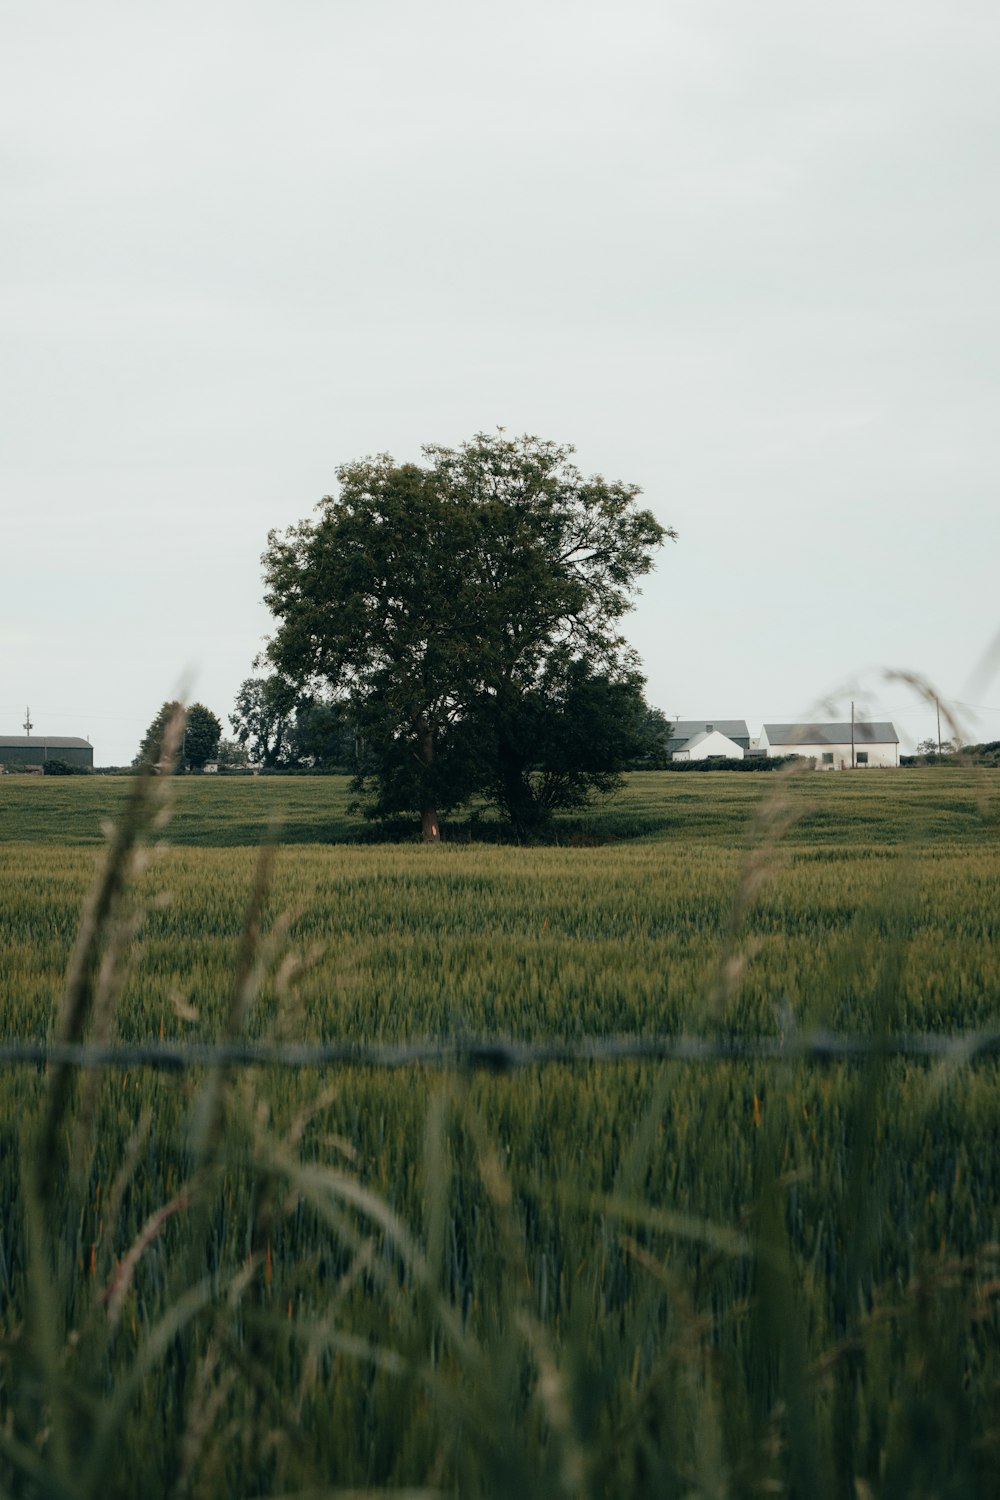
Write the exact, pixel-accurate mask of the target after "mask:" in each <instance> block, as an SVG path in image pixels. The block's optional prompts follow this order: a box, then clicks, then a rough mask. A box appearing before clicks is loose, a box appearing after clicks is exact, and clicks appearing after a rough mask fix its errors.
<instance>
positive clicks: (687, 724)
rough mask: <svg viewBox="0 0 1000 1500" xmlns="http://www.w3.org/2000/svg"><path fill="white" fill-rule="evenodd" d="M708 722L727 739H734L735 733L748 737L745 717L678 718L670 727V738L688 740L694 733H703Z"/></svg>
mask: <svg viewBox="0 0 1000 1500" xmlns="http://www.w3.org/2000/svg"><path fill="white" fill-rule="evenodd" d="M710 724H711V726H712V728H713V729H717V730H718V731H719V733H720V734H724V735H727V736H728V737H729V739H734V738H735V737H736V736H737V735H742V736H743V738H744V739H747V740H748V739H749V738H750V730H749V729H748V728H747V721H746V719H678V720H677V722H676V723H675V724H672V725H671V727H670V738H671V739H676V740H689V739H691V738H692V736H694V735H696V734H704V733H705V730H706V729H707V728H708V726H709V725H710Z"/></svg>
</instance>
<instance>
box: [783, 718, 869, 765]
mask: <svg viewBox="0 0 1000 1500" xmlns="http://www.w3.org/2000/svg"><path fill="white" fill-rule="evenodd" d="M760 745H761V748H762V749H764V750H766V752H767V754H768V755H805V756H811V757H812V758H813V760H815V762H816V764H817V766H819V767H820V768H821V769H822V770H829V771H837V770H843V769H844V768H845V767H847V768H848V769H850V767H851V766H852V765H855V766H860V767H864V766H898V765H899V735H898V734H897V733H896V730H895V727H894V726H893V725H892V724H890V723H888V722H887V721H883V722H881V723H871V724H866V723H859V722H855V724H854V728H853V744H852V729H851V723H850V720H848V721H847V723H844V724H765V725H764V728H763V732H762V733H761V737H760Z"/></svg>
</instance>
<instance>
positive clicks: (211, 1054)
mask: <svg viewBox="0 0 1000 1500" xmlns="http://www.w3.org/2000/svg"><path fill="white" fill-rule="evenodd" d="M998 1051H1000V1027H997V1028H991V1029H988V1030H983V1031H975V1032H965V1033H960V1034H957V1035H956V1034H943V1033H933V1032H924V1033H915V1034H904V1035H899V1036H890V1037H861V1036H846V1035H842V1034H839V1033H836V1032H829V1031H808V1032H806V1031H803V1032H795V1033H793V1034H791V1035H787V1036H778V1037H757V1038H743V1037H724V1036H723V1037H698V1036H652V1037H631V1036H612V1037H583V1038H579V1039H577V1040H563V1041H551V1042H517V1041H507V1040H497V1039H494V1038H490V1039H482V1038H459V1039H451V1040H443V1041H441V1040H438V1041H435V1040H426V1041H411V1042H402V1043H385V1044H379V1045H369V1046H364V1045H359V1044H357V1043H353V1042H328V1043H310V1044H308V1045H305V1044H297V1043H278V1042H167V1041H163V1042H140V1043H110V1044H104V1045H96V1044H93V1043H87V1042H81V1043H64V1042H63V1043H60V1042H49V1041H11V1042H6V1043H3V1044H0V1067H16V1066H23V1065H34V1066H36V1067H45V1066H59V1067H68V1068H153V1069H158V1070H161V1071H167V1072H183V1071H184V1070H186V1069H189V1068H230V1067H247V1068H258V1067H261V1068H298V1069H302V1068H327V1067H349V1068H383V1069H391V1068H407V1067H427V1068H436V1069H442V1070H453V1071H462V1070H467V1071H486V1072H494V1073H509V1072H514V1071H516V1070H518V1069H522V1068H531V1067H545V1066H551V1065H553V1064H566V1065H571V1064H578V1063H600V1062H609V1063H614V1062H678V1063H711V1062H754V1061H761V1062H774V1061H779V1060H782V1059H786V1060H801V1061H808V1062H817V1063H832V1062H850V1061H854V1060H862V1059H865V1058H870V1057H873V1056H877V1057H882V1058H910V1059H914V1060H919V1059H924V1060H928V1061H938V1062H940V1061H950V1062H954V1063H966V1062H969V1061H971V1060H972V1059H974V1058H976V1057H981V1056H983V1055H988V1054H994V1053H996V1052H998Z"/></svg>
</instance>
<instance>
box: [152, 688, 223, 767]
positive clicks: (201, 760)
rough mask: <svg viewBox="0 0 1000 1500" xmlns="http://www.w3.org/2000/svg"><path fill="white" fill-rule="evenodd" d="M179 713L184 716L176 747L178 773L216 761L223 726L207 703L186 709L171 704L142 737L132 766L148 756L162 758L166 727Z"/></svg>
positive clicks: (193, 704)
mask: <svg viewBox="0 0 1000 1500" xmlns="http://www.w3.org/2000/svg"><path fill="white" fill-rule="evenodd" d="M178 714H182V715H183V717H184V728H183V732H182V734H181V738H180V742H179V744H178V748H177V767H176V768H177V770H179V771H200V770H201V769H202V767H203V766H204V765H205V764H206V762H207V761H210V760H214V759H215V755H216V752H217V751H218V748H219V740H220V738H221V736H222V725H221V724H220V723H219V721H218V719H217V718H216V717H215V714H213V712H212V710H211V709H210V708H206V707H205V705H204V703H191V704H189V705H188V707H187V708H185V707H184V705H183V704H181V703H178V702H176V701H171V702H169V703H164V704H163V705H162V706H161V708H160V710H159V712H158V713H157V715H156V717H155V718H154V719H153V721H152V723H151V724H150V726H149V728H148V729H147V730H146V733H145V734H144V735H143V738H142V744H141V745H140V746H139V750H138V753H137V754H136V757H135V760H134V761H133V765H136V766H138V765H140V764H141V763H142V762H143V761H144V760H145V759H146V758H147V757H148V756H149V755H159V753H160V747H161V746H162V744H163V739H164V735H165V733H166V729H167V725H168V724H169V723H170V722H171V720H172V719H174V717H175V716H176V715H178Z"/></svg>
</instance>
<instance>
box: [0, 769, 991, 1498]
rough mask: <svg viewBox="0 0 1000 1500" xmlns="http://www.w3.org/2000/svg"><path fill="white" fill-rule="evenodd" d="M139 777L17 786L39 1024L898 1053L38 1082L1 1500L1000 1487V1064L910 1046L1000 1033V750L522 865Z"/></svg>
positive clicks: (336, 798) (9, 897)
mask: <svg viewBox="0 0 1000 1500" xmlns="http://www.w3.org/2000/svg"><path fill="white" fill-rule="evenodd" d="M132 791H133V787H132V783H130V782H129V781H128V780H126V779H117V778H104V777H93V778H83V777H81V778H66V779H56V778H51V779H50V778H27V777H5V778H2V779H0V931H2V964H0V1003H2V1015H3V1037H2V1040H3V1041H7V1042H9V1041H11V1040H14V1039H20V1040H33V1041H39V1040H43V1039H45V1038H46V1037H48V1036H52V1035H56V1034H60V1035H63V1036H66V1037H70V1038H71V1039H72V1038H74V1037H75V1036H77V1035H82V1034H86V1035H87V1036H89V1037H90V1038H91V1039H92V1040H95V1041H99V1042H104V1041H120V1042H122V1043H133V1042H134V1043H138V1042H144V1041H157V1040H159V1039H163V1040H164V1041H177V1040H185V1039H187V1040H190V1041H192V1042H194V1041H199V1042H204V1041H212V1040H217V1039H225V1038H239V1037H245V1038H248V1039H251V1040H254V1039H271V1040H284V1041H293V1042H309V1041H315V1042H332V1041H343V1042H348V1043H353V1044H358V1045H369V1044H381V1043H394V1042H400V1041H405V1040H407V1039H413V1038H451V1039H456V1038H457V1039H463V1038H486V1039H488V1038H509V1039H514V1040H517V1041H523V1042H546V1041H553V1040H573V1039H582V1038H596V1037H608V1036H622V1035H627V1036H632V1037H653V1036H657V1037H662V1036H668V1035H681V1034H685V1035H697V1036H701V1037H706V1038H714V1039H719V1038H722V1039H728V1040H730V1041H733V1042H739V1043H745V1044H746V1045H747V1046H748V1047H749V1048H752V1044H753V1043H754V1042H755V1041H760V1040H761V1039H769V1040H771V1041H777V1040H780V1039H781V1038H791V1039H793V1040H794V1038H795V1036H796V1035H797V1034H799V1033H801V1032H808V1031H810V1030H812V1029H813V1028H820V1027H822V1028H832V1029H836V1030H838V1031H841V1032H844V1033H846V1034H849V1035H851V1036H861V1037H864V1038H867V1039H869V1040H870V1042H871V1053H870V1055H869V1056H868V1057H866V1058H864V1059H861V1060H855V1061H852V1062H819V1061H813V1060H801V1059H800V1060H791V1059H787V1060H781V1059H772V1060H769V1061H768V1060H762V1059H760V1058H754V1057H753V1056H752V1055H748V1056H745V1057H742V1058H740V1059H739V1060H735V1061H715V1062H704V1063H697V1064H695V1063H679V1062H654V1061H651V1060H633V1061H629V1062H621V1061H606V1060H605V1061H594V1062H587V1063H577V1064H558V1065H554V1064H550V1065H547V1066H541V1065H532V1066H528V1067H525V1068H523V1069H520V1070H517V1071H514V1072H511V1073H504V1074H494V1073H490V1072H488V1071H471V1072H467V1071H460V1070H441V1069H436V1068H433V1067H428V1066H408V1067H405V1068H401V1069H398V1070H388V1069H384V1068H376V1067H373V1066H364V1067H362V1066H345V1067H326V1068H307V1069H304V1070H298V1071H291V1070H287V1069H285V1070H283V1069H280V1068H277V1067H258V1068H249V1069H241V1070H219V1069H216V1070H212V1071H209V1070H207V1069H205V1068H199V1069H192V1070H187V1071H183V1072H174V1073H171V1072H164V1071H156V1070H153V1069H151V1068H142V1067H130V1068H125V1067H124V1066H112V1067H108V1068H103V1069H99V1070H84V1071H82V1072H81V1073H80V1074H79V1076H74V1077H73V1078H72V1079H70V1077H69V1075H68V1074H67V1073H66V1072H64V1071H62V1070H60V1069H59V1068H56V1067H54V1066H51V1065H50V1066H49V1068H48V1069H44V1068H41V1067H38V1066H35V1065H23V1064H22V1065H18V1066H7V1067H5V1068H4V1069H3V1070H2V1072H0V1095H2V1107H0V1131H2V1143H3V1151H2V1158H0V1335H2V1343H0V1486H2V1489H3V1492H5V1493H10V1494H12V1495H15V1494H16V1495H31V1496H34V1495H38V1496H42V1495H46V1496H48V1495H51V1496H60V1497H66V1500H70V1497H80V1500H82V1497H85V1496H86V1497H91V1496H93V1497H95V1500H96V1497H98V1496H105V1495H107V1496H118V1495H120V1496H123V1497H124V1496H132V1495H135V1494H137V1493H142V1492H148V1493H149V1494H150V1495H153V1494H155V1495H161V1494H162V1495H173V1496H178V1497H181V1496H188V1495H190V1496H198V1497H201V1496H219V1497H222V1496H226V1497H228V1496H242V1495H246V1496H250V1495H276V1496H277V1495H281V1496H292V1495H296V1496H300V1497H305V1496H311V1497H318V1496H321V1495H322V1496H326V1495H331V1496H332V1495H337V1494H340V1495H344V1496H346V1495H354V1496H357V1495H374V1494H390V1493H391V1494H396V1495H407V1496H410V1497H413V1496H417V1495H421V1496H423V1495H427V1496H429V1495H447V1496H460V1497H466V1496H469V1497H474V1496H490V1497H507V1496H514V1495H516V1496H518V1500H533V1497H539V1500H540V1497H542V1496H545V1497H549V1496H574V1497H598V1496H600V1497H609V1500H610V1497H619V1496H621V1497H633V1496H635V1497H639V1496H647V1495H657V1496H677V1497H691V1496H706V1497H707V1496H719V1497H721V1496H732V1497H742V1496H751V1495H753V1496H756V1495H795V1496H801V1497H812V1496H817V1497H823V1496H829V1497H831V1500H834V1497H836V1500H840V1497H841V1496H844V1497H847V1496H850V1497H857V1500H866V1497H875V1496H879V1497H881V1496H886V1497H895V1496H928V1497H930V1496H951V1495H954V1496H979V1495H983V1496H985V1495H993V1494H995V1492H996V1483H995V1476H996V1473H997V1472H998V1465H1000V1340H998V1332H1000V1307H998V1298H1000V1153H998V1152H997V1149H996V1142H997V1139H998V1129H1000V1093H998V1083H1000V1079H998V1069H997V1060H996V1053H995V1051H992V1050H990V1049H989V1048H986V1049H983V1050H980V1051H979V1052H977V1053H976V1054H975V1055H974V1056H968V1057H963V1056H960V1055H958V1054H957V1053H954V1052H949V1053H948V1054H947V1055H944V1056H942V1057H941V1058H939V1059H938V1060H922V1059H919V1058H913V1057H910V1058H902V1057H899V1056H893V1055H891V1050H887V1047H886V1046H885V1045H883V1044H886V1043H887V1042H891V1039H892V1038H893V1037H895V1036H898V1035H900V1034H907V1035H913V1034H918V1033H919V1034H923V1033H932V1034H940V1035H941V1036H952V1035H958V1034H963V1035H968V1036H970V1037H971V1036H972V1034H973V1033H976V1032H979V1031H987V1032H988V1031H989V1030H990V1029H991V1028H994V1027H996V1026H998V1025H1000V956H998V951H1000V950H998V943H997V937H998V927H1000V915H998V914H1000V857H998V856H1000V829H998V816H1000V779H998V778H997V776H996V773H995V772H990V771H985V772H981V773H974V772H972V771H967V770H962V769H958V768H953V767H947V768H944V767H943V768H940V769H938V768H932V769H929V770H927V769H925V770H914V771H905V770H904V771H898V772H882V773H880V772H866V773H864V774H858V775H854V776H851V775H843V774H842V775H828V776H824V775H820V774H808V773H807V774H803V775H796V776H790V777H788V776H785V775H771V776H750V775H742V776H740V775H733V774H727V773H718V774H714V775H704V776H693V775H688V776H681V775H672V774H667V773H660V774H656V773H649V774H645V775H636V776H633V777H631V778H630V779H629V781H628V784H627V786H626V788H625V790H624V791H623V792H622V793H621V795H620V796H619V797H618V798H616V799H615V800H614V801H613V802H611V803H608V804H604V805H599V806H597V807H595V808H594V809H592V810H590V811H588V812H587V813H586V814H581V815H574V816H573V817H571V818H566V819H564V820H562V821H558V822H557V823H556V825H555V827H554V830H553V834H552V837H551V839H550V841H549V842H548V843H546V844H544V845H538V846H534V847H525V848H517V847H510V846H505V845H503V844H502V843H500V842H499V841H498V840H497V829H496V826H495V825H493V824H491V823H490V822H489V821H488V820H487V819H485V818H484V819H476V818H473V819H471V820H470V819H464V820H462V821H461V822H458V823H456V824H455V825H454V826H453V827H452V828H451V829H450V830H447V829H446V833H449V834H450V838H449V839H448V841H447V842H446V843H445V844H443V845H442V846H440V847H437V848H425V847H423V846H421V845H419V844H418V843H415V842H410V841H401V842H388V841H386V840H385V839H381V840H379V839H377V838H376V837H375V836H374V834H373V832H372V830H371V829H370V828H369V827H367V826H366V825H365V824H364V823H363V822H362V821H361V820H360V819H358V818H357V817H355V816H354V815H353V814H352V813H351V812H350V810H349V802H350V798H349V794H348V790H347V783H346V782H345V781H341V780H340V779H338V778H311V777H288V778H269V777H259V778H250V777H240V778H236V777H233V778H208V777H198V778H195V777H191V778H185V779H181V780H179V781H177V782H176V783H167V782H153V783H148V784H147V785H146V793H147V796H146V801H145V802H144V803H142V804H141V805H139V804H136V803H135V802H132V803H130V801H129V798H130V794H131V793H132ZM109 824H114V825H116V827H117V828H118V829H119V844H118V849H117V854H116V855H115V860H114V870H113V871H112V874H111V875H110V876H107V874H106V876H105V885H104V887H103V889H104V891H105V893H106V895H107V897H108V900H107V902H106V903H105V907H103V908H95V907H94V904H93V900H91V903H90V905H89V906H87V905H86V903H87V893H88V891H92V890H94V889H95V880H96V879H97V878H98V876H99V873H100V871H101V870H102V869H104V870H105V871H107V862H108V849H109V847H111V848H113V847H114V846H113V845H109V843H108V833H107V831H106V830H107V828H108V825H109ZM122 830H125V832H126V833H127V832H128V831H129V830H131V834H129V836H128V837H125V836H124V835H123V833H122ZM132 834H134V838H133V837H132ZM269 841H270V842H269ZM262 845H263V846H264V848H265V852H264V854H263V855H262V854H261V846H262ZM119 876H120V880H119ZM81 924H82V933H83V936H82V938H80V939H77V934H78V933H79V932H80V931H81ZM75 940H76V947H75V948H74V941H75ZM67 970H69V974H70V978H69V981H68V982H67V979H66V976H67ZM61 997H65V998H61ZM60 1007H62V1008H61V1011H60ZM60 1015H61V1019H59V1017H60ZM67 1084H68V1087H67Z"/></svg>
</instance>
